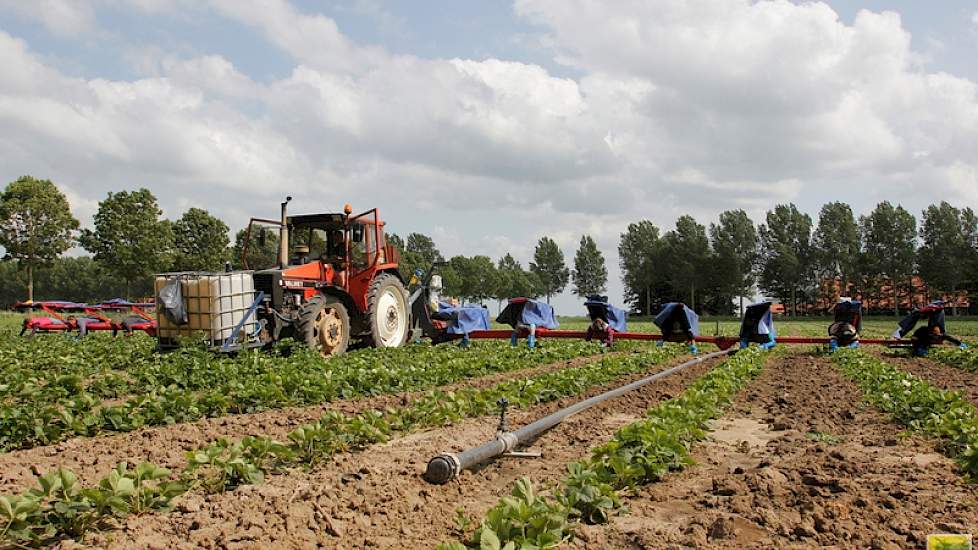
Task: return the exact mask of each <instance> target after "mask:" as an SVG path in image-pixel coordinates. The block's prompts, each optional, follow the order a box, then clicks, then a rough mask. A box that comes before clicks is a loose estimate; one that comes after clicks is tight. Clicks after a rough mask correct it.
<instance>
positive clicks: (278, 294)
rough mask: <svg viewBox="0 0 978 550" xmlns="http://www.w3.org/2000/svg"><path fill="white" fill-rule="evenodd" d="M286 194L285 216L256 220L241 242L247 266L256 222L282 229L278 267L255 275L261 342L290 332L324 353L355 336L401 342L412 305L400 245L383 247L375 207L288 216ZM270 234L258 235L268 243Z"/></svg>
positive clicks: (385, 343) (339, 349) (376, 343)
mask: <svg viewBox="0 0 978 550" xmlns="http://www.w3.org/2000/svg"><path fill="white" fill-rule="evenodd" d="M291 200H292V198H291V197H288V198H286V201H285V202H283V203H282V215H281V219H280V220H266V219H260V218H252V220H251V222H250V223H249V224H248V230H247V233H246V234H245V240H244V243H243V251H242V252H243V254H242V256H243V258H242V262H243V264H244V266H245V269H249V267H248V264H247V256H248V245H249V241H250V239H251V229H252V226H253V225H254V224H255V223H256V222H257V223H261V224H269V225H274V226H278V227H279V243H278V244H279V251H278V266H277V267H276V268H273V269H263V270H259V271H256V272H255V274H254V281H255V290H256V291H262V292H264V296H265V297H264V300H263V302H262V303H261V304H260V305H259V308H258V310H257V315H258V317H259V319H262V320H263V321H264V327H265V329H264V330H263V332H262V340H263V341H266V342H271V341H275V340H279V339H282V338H285V337H293V338H295V339H296V340H298V341H300V342H304V343H305V344H306V345H308V346H309V347H310V348H313V349H316V350H319V351H320V352H321V353H322V354H323V355H337V354H340V353H343V352H344V351H346V349H347V346H348V345H349V343H350V340H351V338H357V339H359V340H361V341H364V342H365V343H367V344H368V345H370V346H373V347H385V348H392V347H399V346H402V345H404V343H405V342H406V341H407V339H408V334H409V332H410V328H411V327H410V324H411V320H410V307H409V306H408V296H407V292H406V291H405V288H404V281H403V280H402V279H401V275H400V273H399V272H398V269H397V267H398V262H399V260H400V258H399V254H398V252H397V249H395V248H394V247H393V246H391V245H388V244H386V241H385V239H384V222H383V221H381V220H380V219H379V217H378V213H377V209H376V208H375V209H372V210H368V211H366V212H364V213H362V214H359V215H356V216H351V212H352V209H351V208H350V205H346V206H345V207H344V208H343V213H342V214H308V215H302V216H289V215H288V212H287V208H288V203H289V201H291ZM264 238H265V232H264V231H262V232H261V233H259V235H258V239H259V240H264Z"/></svg>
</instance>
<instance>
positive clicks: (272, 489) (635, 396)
mask: <svg viewBox="0 0 978 550" xmlns="http://www.w3.org/2000/svg"><path fill="white" fill-rule="evenodd" d="M678 361H681V359H677V360H674V361H673V362H672V363H676V362H678ZM710 364H711V363H709V362H707V363H701V364H697V365H694V366H692V367H690V368H688V369H686V370H683V371H681V372H679V373H677V374H675V375H673V376H670V377H668V378H666V379H664V380H661V381H659V382H657V383H654V384H651V385H649V386H646V387H644V388H642V389H640V390H636V391H634V392H632V393H630V394H628V395H627V396H625V397H622V398H619V399H616V400H613V401H611V402H607V403H605V404H602V405H598V406H596V407H594V408H592V409H590V410H588V411H585V412H583V413H580V414H578V415H575V416H574V417H571V418H570V419H568V420H566V421H565V422H563V423H562V424H560V425H559V426H558V427H556V428H555V429H553V430H551V431H549V432H547V433H546V434H544V435H542V436H541V437H540V438H539V439H538V440H537V441H536V442H535V443H534V444H533V445H532V447H531V449H533V450H539V451H541V452H542V453H543V457H542V458H538V459H515V458H505V459H501V460H497V461H495V462H493V463H491V464H489V465H487V466H485V467H483V468H482V469H480V470H478V471H475V472H465V473H464V474H463V475H462V477H461V479H460V480H459V481H458V482H452V483H449V484H446V485H442V486H433V485H429V484H428V483H426V482H425V481H423V480H422V479H421V474H422V472H423V471H424V468H425V465H426V464H427V461H428V460H429V459H430V458H432V456H434V455H435V454H437V453H439V452H444V451H450V450H451V451H459V450H462V449H464V448H468V447H471V446H474V445H478V444H481V443H483V442H485V441H486V440H488V439H489V438H491V437H492V436H493V434H494V431H495V429H496V420H495V419H493V418H479V419H471V420H467V421H465V422H462V423H460V424H458V425H455V426H451V427H448V428H442V429H437V430H430V431H427V432H421V433H417V434H412V435H409V436H406V437H403V438H400V439H396V440H393V441H391V442H390V443H388V444H386V445H380V446H374V447H371V448H369V449H366V450H365V451H362V452H358V453H352V454H343V455H339V456H337V457H335V458H334V459H333V460H331V461H329V462H327V463H325V464H323V465H320V466H317V467H316V468H315V469H313V470H312V471H308V472H307V471H302V470H296V471H290V472H288V473H287V474H285V475H276V476H270V478H269V479H267V480H266V483H265V484H263V485H257V486H246V487H241V488H238V489H237V490H235V491H232V492H228V493H224V494H218V495H211V496H206V497H204V496H200V495H196V496H195V495H191V496H188V497H184V498H182V499H181V500H180V501H179V503H178V504H177V509H176V510H175V511H173V512H170V513H161V514H156V515H151V516H144V517H140V518H131V519H129V520H127V521H126V522H125V524H124V525H123V526H122V528H121V529H120V530H117V531H113V532H110V533H105V534H103V535H97V536H95V537H93V538H92V539H90V540H89V541H88V542H89V543H91V544H95V545H97V546H107V547H110V548H160V549H163V548H167V549H169V548H201V547H202V548H317V547H318V548H344V549H346V548H428V547H434V546H435V545H436V544H437V543H438V542H442V541H446V540H449V539H451V538H452V536H453V529H454V526H455V518H456V515H457V514H456V511H457V510H459V509H462V510H464V513H465V514H467V515H468V516H470V517H473V518H481V517H482V516H483V515H484V513H485V511H486V510H487V509H488V508H489V507H491V506H493V505H494V504H495V503H496V502H497V501H498V500H499V498H500V497H501V496H503V495H505V494H508V492H509V491H510V490H511V486H512V482H513V481H514V480H516V479H518V478H519V477H520V476H523V475H529V476H531V477H532V478H533V479H534V480H535V481H536V482H538V483H541V484H542V485H546V484H547V483H548V482H552V481H556V480H558V479H559V478H560V477H562V476H563V474H564V473H565V471H566V470H565V466H566V464H567V463H568V462H569V461H571V460H574V459H576V458H579V457H582V456H585V455H586V454H587V453H588V451H589V449H590V448H591V447H593V446H595V445H598V444H600V443H603V442H605V441H607V439H608V438H610V437H611V435H612V434H613V433H614V431H615V430H616V429H617V428H618V427H620V426H622V425H624V424H627V423H629V422H632V421H634V420H636V419H637V418H639V417H640V416H641V415H642V414H643V413H644V412H645V411H646V410H647V409H648V408H649V407H651V406H653V405H654V404H655V403H657V402H659V401H660V400H663V399H668V398H670V397H673V396H675V395H676V394H678V393H679V392H680V391H682V389H683V388H684V387H686V386H687V385H688V384H689V383H690V382H691V381H692V380H694V379H696V378H697V377H699V376H701V375H702V374H703V373H705V372H706V371H707V369H708V368H709V366H710ZM665 367H666V365H660V366H656V367H653V368H652V369H651V371H652V372H654V371H658V370H661V369H663V368H665ZM642 376H644V375H635V376H631V377H627V378H625V379H622V380H621V381H619V382H617V383H616V384H615V385H614V386H613V387H616V386H617V385H620V384H621V383H624V382H628V381H631V380H634V379H638V378H641V377H642ZM606 389H609V388H603V389H596V390H594V391H591V392H588V393H587V395H588V396H589V395H594V394H597V393H600V392H601V391H604V390H606ZM578 399H580V397H575V398H573V399H564V400H561V401H559V402H556V403H550V404H547V405H542V406H539V407H536V408H533V409H531V410H527V411H515V412H513V413H512V414H511V418H510V420H511V425H513V426H520V425H523V424H525V423H528V422H530V421H532V420H535V419H537V418H539V417H541V416H543V415H545V414H548V413H550V412H553V411H555V410H557V409H559V408H562V407H564V406H567V405H569V404H571V403H573V402H576V401H577V400H578Z"/></svg>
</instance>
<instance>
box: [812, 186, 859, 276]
mask: <svg viewBox="0 0 978 550" xmlns="http://www.w3.org/2000/svg"><path fill="white" fill-rule="evenodd" d="M813 244H814V253H815V258H816V262H815V264H816V265H817V266H819V268H820V269H819V271H820V273H819V275H820V276H821V277H828V278H831V279H835V278H838V279H839V282H840V285H841V292H843V293H845V292H846V291H847V290H848V287H849V283H850V282H853V281H854V280H858V278H859V277H858V273H857V272H858V269H859V266H860V263H861V259H860V255H861V254H862V243H861V242H860V238H859V225H858V224H857V223H856V218H855V217H854V216H853V215H852V209H851V208H849V205H848V204H846V203H844V202H830V203H828V204H825V205H823V206H822V210H821V211H820V212H819V214H818V227H817V228H816V229H815V238H814V242H813Z"/></svg>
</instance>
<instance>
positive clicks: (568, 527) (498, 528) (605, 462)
mask: <svg viewBox="0 0 978 550" xmlns="http://www.w3.org/2000/svg"><path fill="white" fill-rule="evenodd" d="M765 359H766V353H765V352H762V351H760V350H759V349H757V348H752V349H749V350H745V351H741V352H740V353H738V354H737V355H735V356H734V357H733V358H731V359H729V360H727V361H725V362H723V363H722V364H720V365H719V366H717V367H715V368H713V369H712V370H711V371H710V372H708V373H707V374H705V375H704V376H702V377H701V378H699V379H698V380H697V381H696V382H694V383H693V384H692V385H691V386H690V387H689V388H687V389H686V390H685V391H683V392H682V393H681V394H680V395H679V396H677V397H675V398H673V399H670V400H668V401H664V402H662V403H660V404H659V405H657V406H656V407H653V408H652V409H650V410H649V411H648V412H647V413H646V418H645V419H644V420H641V421H638V422H635V423H633V424H630V425H628V426H625V427H624V428H622V429H620V430H619V431H618V432H617V433H616V434H615V437H614V438H613V439H612V440H611V441H609V442H608V443H606V444H604V445H602V446H600V447H597V448H596V449H594V450H593V451H592V453H591V457H590V458H588V459H585V460H581V461H578V462H573V463H571V464H569V465H568V474H567V476H565V477H564V479H563V480H562V481H561V484H560V488H559V489H557V490H556V491H555V496H540V495H537V494H536V493H535V491H534V489H533V486H532V484H531V483H530V481H529V479H527V478H523V479H520V480H519V481H517V482H516V483H515V484H514V487H513V490H512V493H511V496H508V497H504V498H503V499H501V500H500V501H499V503H498V504H496V506H494V507H493V508H492V509H490V510H489V511H488V512H487V513H486V517H485V519H484V520H483V521H482V523H481V525H480V526H479V528H478V529H476V531H475V533H474V534H473V535H472V538H471V540H470V542H469V547H473V548H480V549H489V550H499V549H501V548H503V549H506V550H513V549H516V548H535V549H545V548H553V547H555V546H557V545H558V544H560V543H561V542H563V541H565V540H567V539H568V538H570V537H571V536H573V532H574V527H575V522H578V521H582V522H585V523H604V522H606V521H607V520H608V518H609V517H610V515H611V514H613V513H615V512H617V511H620V510H621V507H622V498H621V497H622V494H623V493H624V492H627V491H633V490H635V489H636V488H637V487H639V486H641V485H644V484H647V483H650V482H654V481H657V480H659V479H661V478H662V477H663V476H664V475H665V474H666V473H667V472H669V471H672V470H678V469H682V468H684V467H685V466H686V465H688V464H691V463H692V460H691V459H690V456H689V450H690V448H691V446H692V445H693V443H695V442H697V441H700V440H702V439H704V438H705V437H706V433H707V432H706V430H707V421H708V420H710V419H712V418H716V417H717V416H719V415H720V413H721V411H722V410H723V409H724V407H725V406H726V405H727V404H728V403H729V402H730V400H731V399H732V398H733V397H734V395H736V393H737V392H739V391H740V390H741V389H742V388H743V387H744V386H745V385H746V384H747V383H748V382H750V381H751V380H753V379H754V378H755V377H756V376H757V375H758V374H759V373H760V371H761V368H762V366H763V364H764V361H765ZM465 548H466V546H465V545H464V544H462V543H458V542H453V543H446V544H443V545H441V546H439V549H440V550H465Z"/></svg>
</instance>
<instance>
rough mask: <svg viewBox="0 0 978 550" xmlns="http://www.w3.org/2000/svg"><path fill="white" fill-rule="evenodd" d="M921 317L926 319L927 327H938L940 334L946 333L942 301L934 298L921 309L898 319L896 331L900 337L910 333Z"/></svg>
mask: <svg viewBox="0 0 978 550" xmlns="http://www.w3.org/2000/svg"><path fill="white" fill-rule="evenodd" d="M921 319H927V327H928V328H934V327H938V329H939V330H940V331H941V334H947V326H946V325H945V321H944V302H943V301H942V300H935V301H933V302H931V303H930V304H928V305H927V306H926V307H924V308H922V309H917V310H914V311H911V312H910V314H909V315H907V316H906V317H904V318H903V319H902V320H901V321H900V328H899V329H897V333H896V334H895V335H898V336H900V337H903V336H906V335H907V334H910V333H911V332H912V331H913V329H914V327H915V326H917V323H918V322H919V321H920V320H921Z"/></svg>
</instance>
